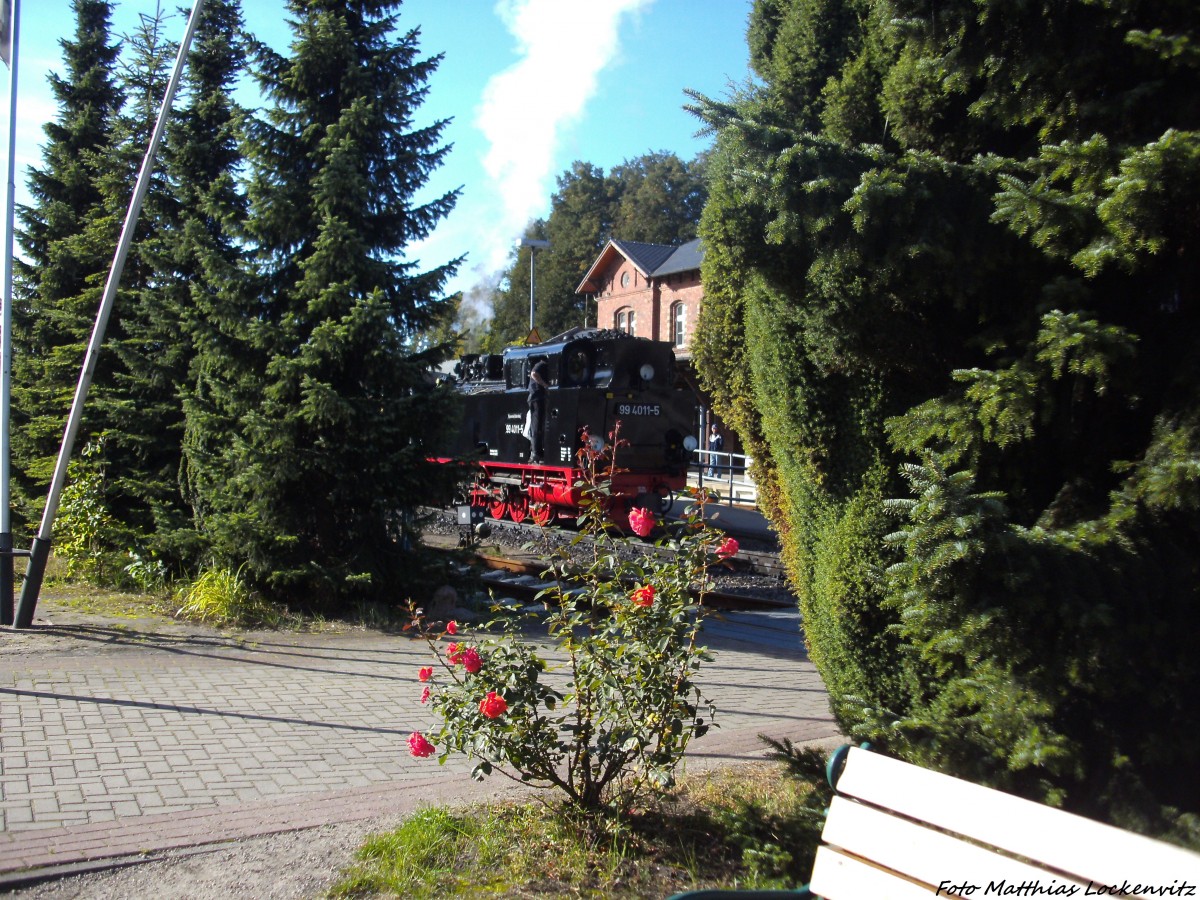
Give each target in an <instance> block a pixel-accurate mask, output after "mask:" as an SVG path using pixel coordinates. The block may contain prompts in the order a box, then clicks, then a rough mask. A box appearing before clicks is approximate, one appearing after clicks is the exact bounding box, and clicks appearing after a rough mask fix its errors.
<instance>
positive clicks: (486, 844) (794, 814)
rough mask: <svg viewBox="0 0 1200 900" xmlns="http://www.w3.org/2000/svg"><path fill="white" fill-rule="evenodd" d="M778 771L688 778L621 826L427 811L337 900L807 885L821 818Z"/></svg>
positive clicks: (344, 886)
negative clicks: (345, 899)
mask: <svg viewBox="0 0 1200 900" xmlns="http://www.w3.org/2000/svg"><path fill="white" fill-rule="evenodd" d="M816 799H817V798H816V795H814V793H813V791H812V786H811V784H809V783H807V782H805V781H803V780H800V779H796V778H788V777H786V776H785V773H784V768H783V767H782V766H780V765H778V764H769V763H763V764H753V765H745V766H738V767H736V768H733V769H727V770H721V771H717V772H712V773H706V774H703V775H696V776H690V777H688V778H686V779H684V780H683V782H682V784H681V786H680V787H679V789H677V790H676V791H675V792H674V793H672V794H671V795H670V796H668V797H667V798H665V799H664V800H663V802H662V803H661V804H660V805H658V806H656V807H655V808H654V809H646V810H635V811H631V812H630V813H629V814H628V815H627V816H626V817H624V818H623V819H622V821H621V822H619V823H613V822H611V821H610V822H597V821H594V820H581V819H579V818H577V817H574V816H572V815H571V814H569V813H568V812H567V811H566V810H565V809H564V808H563V807H561V806H557V805H551V804H549V803H542V802H537V801H529V802H521V803H517V802H513V803H504V804H489V805H486V806H475V807H469V808H464V809H447V808H445V807H434V808H431V809H427V810H424V811H422V812H419V813H417V814H416V815H414V816H413V817H412V818H410V819H408V820H407V821H406V822H405V823H404V824H403V825H401V826H400V828H398V829H396V830H395V831H392V832H389V833H387V834H381V835H376V836H374V837H372V838H370V839H369V840H368V842H367V843H366V844H364V845H363V847H362V848H361V849H360V850H359V851H358V854H357V860H358V861H357V862H356V864H355V865H354V866H353V867H352V868H351V869H349V870H348V871H347V872H346V874H345V877H344V878H343V880H342V881H341V882H340V883H339V884H338V885H336V886H335V887H334V889H333V890H332V891H331V894H330V896H333V897H380V896H382V897H392V896H395V897H411V898H414V900H421V898H431V900H432V898H442V897H487V896H495V897H616V898H634V897H638V898H640V897H666V896H669V895H670V894H673V893H676V892H678V891H686V890H693V889H696V888H699V887H724V888H733V887H737V888H779V887H797V886H799V885H801V884H803V883H804V882H805V881H806V880H807V878H808V873H809V872H810V871H811V869H812V857H813V854H814V853H815V850H816V846H817V844H818V843H819V840H820V830H821V825H822V818H821V813H820V808H819V806H817V805H816V803H815V801H816Z"/></svg>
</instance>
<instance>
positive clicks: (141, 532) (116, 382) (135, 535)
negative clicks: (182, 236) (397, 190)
mask: <svg viewBox="0 0 1200 900" xmlns="http://www.w3.org/2000/svg"><path fill="white" fill-rule="evenodd" d="M175 18H176V17H175V16H171V15H168V14H167V13H165V12H164V10H163V8H162V7H161V6H159V7H158V8H157V9H156V10H155V12H154V13H152V14H151V13H146V14H142V15H141V16H140V17H139V22H138V25H137V26H136V27H135V29H134V30H133V32H132V33H130V34H128V35H126V36H125V37H124V38H123V39H122V42H121V45H122V58H121V65H120V68H119V74H120V80H121V86H122V89H123V93H124V96H125V98H126V103H125V107H124V110H123V111H122V114H121V115H120V116H119V117H118V119H117V123H116V127H115V137H116V139H117V142H118V146H117V153H116V158H115V159H114V161H113V165H112V166H110V168H109V169H108V171H107V172H105V173H104V176H103V178H102V179H101V184H102V186H103V188H104V192H105V194H106V195H107V196H108V197H109V198H110V199H109V205H110V206H111V207H113V208H115V209H124V208H127V207H128V204H129V199H130V197H131V196H132V194H133V191H134V187H135V185H136V182H137V177H138V173H139V171H140V170H141V168H142V165H143V163H144V160H145V154H146V149H147V146H148V145H149V142H150V137H151V134H152V133H153V129H154V126H155V123H156V122H157V119H158V115H159V111H160V108H161V105H162V100H163V96H164V94H165V92H166V86H167V82H168V78H169V74H170V69H171V65H172V62H173V61H174V59H175V55H176V53H177V50H178V46H177V44H176V43H175V42H173V41H172V40H170V39H169V38H168V37H167V31H168V28H169V25H170V23H171V22H172V20H174V19H175ZM163 156H165V153H163V152H161V151H160V154H159V158H158V159H157V160H156V162H155V165H154V168H153V170H152V174H151V178H150V182H149V185H148V189H147V193H146V196H145V199H144V201H143V203H142V208H141V212H140V215H139V217H138V223H137V228H136V230H135V231H134V239H133V241H132V243H131V245H130V249H129V252H128V254H127V256H126V259H125V265H124V268H123V270H122V275H121V285H120V290H119V292H118V295H117V300H116V303H115V304H114V307H113V313H112V315H111V317H110V319H109V323H108V327H107V329H106V331H105V341H104V348H103V352H102V354H101V357H100V361H99V365H98V368H97V373H96V378H95V381H94V383H93V386H92V390H91V391H90V392H89V394H88V403H87V417H86V422H87V429H86V433H85V434H83V435H82V436H81V439H82V440H84V441H86V440H89V439H95V438H97V437H102V441H101V444H102V449H101V451H100V452H99V453H97V454H94V455H93V456H92V457H91V463H90V464H91V465H100V466H101V467H102V468H103V471H104V473H105V485H104V488H105V496H104V505H105V509H106V513H107V514H108V516H109V517H110V521H111V527H110V529H109V530H108V533H107V534H106V535H104V536H103V542H104V543H105V544H106V545H107V549H108V550H109V551H110V552H112V553H114V554H117V555H118V556H121V555H124V554H126V553H127V552H134V553H137V554H138V555H141V556H145V555H147V554H149V555H154V556H157V557H160V558H164V562H165V561H167V560H169V561H170V562H172V563H177V562H179V557H178V554H177V553H174V552H172V551H171V550H170V549H169V548H170V547H171V545H172V544H173V542H174V541H175V540H176V538H177V537H178V533H179V532H180V531H181V529H182V530H183V532H185V533H186V532H187V531H188V530H189V529H188V522H189V519H190V515H189V514H188V511H187V509H186V507H185V505H184V503H183V501H182V497H181V495H180V492H179V488H178V478H179V475H178V473H179V464H180V443H181V431H182V428H181V422H182V411H181V406H180V401H179V389H180V385H181V383H182V380H183V374H184V373H185V372H186V366H187V360H188V357H189V355H190V354H189V344H188V341H187V340H186V335H185V333H184V331H183V329H182V327H181V321H180V306H179V305H178V303H177V302H175V300H176V298H175V296H174V293H173V291H172V286H173V285H174V284H176V283H178V275H177V273H176V272H175V271H173V269H172V268H171V266H170V264H169V260H167V259H165V258H164V254H163V245H164V242H166V241H167V240H168V239H169V236H170V235H172V234H173V233H175V232H176V231H177V229H178V226H179V211H180V208H181V207H180V205H179V204H178V202H177V201H176V200H175V198H174V197H173V195H172V191H171V188H170V179H169V176H168V172H167V166H166V165H164V159H163Z"/></svg>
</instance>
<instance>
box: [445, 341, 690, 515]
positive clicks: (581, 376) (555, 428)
mask: <svg viewBox="0 0 1200 900" xmlns="http://www.w3.org/2000/svg"><path fill="white" fill-rule="evenodd" d="M541 360H545V361H546V363H547V364H548V367H549V377H548V381H549V389H548V391H547V398H548V399H547V403H546V414H545V422H544V425H543V428H544V435H543V436H544V440H545V451H546V452H545V461H544V462H543V463H539V464H534V463H532V462H531V461H530V452H531V449H532V445H531V443H530V441H529V440H528V439H527V438H526V437H525V436H524V430H525V422H526V415H527V413H528V384H529V372H530V370H531V369H532V368H533V366H534V365H535V364H536V363H537V362H539V361H541ZM455 377H456V379H457V386H458V390H459V391H460V392H461V393H462V395H463V405H464V415H463V420H462V425H461V428H460V429H459V434H458V444H457V446H455V447H454V448H453V453H454V455H455V456H456V457H458V458H459V459H477V460H478V465H479V469H478V471H477V474H476V477H475V480H474V483H473V485H472V488H471V502H472V504H473V505H475V506H480V507H486V509H487V510H488V512H489V513H490V514H491V515H492V516H493V517H494V518H503V517H509V518H512V519H514V520H516V521H522V520H524V519H525V518H526V517H532V518H533V519H534V520H536V521H538V522H548V521H550V520H551V519H552V518H554V517H555V516H556V515H571V516H574V515H575V514H576V513H577V512H578V509H579V500H580V496H579V486H578V483H579V481H580V478H581V475H582V472H581V470H580V459H579V451H580V450H581V449H582V448H583V447H584V442H585V441H588V442H590V443H591V444H592V446H593V447H594V448H596V449H599V448H601V447H604V446H607V445H610V444H611V442H612V439H613V435H614V433H615V434H617V436H618V440H617V446H616V447H615V448H613V447H611V446H610V447H609V450H610V452H611V453H612V455H613V458H614V460H615V471H614V473H613V475H612V477H611V480H610V487H611V490H612V492H613V496H614V502H613V506H612V514H613V518H614V519H616V520H617V521H621V520H622V519H623V518H624V517H625V516H626V515H627V514H628V511H629V509H631V508H632V507H633V506H644V507H647V508H650V509H653V510H660V509H662V508H663V507H664V506H665V505H666V503H667V502H668V501H669V498H670V497H671V495H672V494H673V493H674V492H675V491H678V490H680V489H681V488H682V487H683V486H684V485H685V484H686V481H687V467H688V462H689V460H690V458H691V454H692V451H693V450H695V448H696V438H695V437H694V434H693V422H694V418H695V408H696V402H695V396H694V394H693V393H692V392H691V391H690V390H688V389H687V388H686V387H679V386H677V385H676V378H675V355H674V352H673V350H672V348H671V345H670V344H667V343H665V342H662V341H650V340H646V339H645V338H636V337H631V336H630V335H628V334H625V333H624V332H619V331H596V330H577V331H574V332H569V333H567V334H565V335H561V336H560V337H557V338H555V339H553V340H552V341H550V342H548V343H545V344H537V345H532V346H523V347H510V348H508V349H507V350H505V351H504V353H503V354H502V355H486V356H468V357H465V358H463V359H462V360H461V361H460V362H459V363H458V365H457V367H456V369H455ZM618 426H619V428H618ZM602 442H603V443H602Z"/></svg>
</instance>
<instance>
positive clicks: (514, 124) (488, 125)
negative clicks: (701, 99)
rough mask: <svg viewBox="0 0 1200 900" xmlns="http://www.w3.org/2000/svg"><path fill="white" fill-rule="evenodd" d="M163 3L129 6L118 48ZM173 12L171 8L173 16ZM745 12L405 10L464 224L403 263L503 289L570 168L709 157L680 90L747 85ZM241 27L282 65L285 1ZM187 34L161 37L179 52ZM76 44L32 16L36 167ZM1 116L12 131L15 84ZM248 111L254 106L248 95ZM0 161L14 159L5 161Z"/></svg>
mask: <svg viewBox="0 0 1200 900" xmlns="http://www.w3.org/2000/svg"><path fill="white" fill-rule="evenodd" d="M156 5H157V4H156V0H119V2H118V3H117V10H116V14H115V16H114V20H113V32H114V35H115V36H116V35H121V34H124V33H128V32H129V31H131V30H132V29H133V28H134V27H135V26H136V24H137V17H138V14H139V13H150V12H153V10H154V9H155V7H156ZM176 5H178V4H176V3H171V2H164V3H163V6H164V7H165V8H168V9H170V8H174V7H175V6H176ZM750 7H751V0H405V2H404V4H403V6H402V7H401V10H400V25H401V27H402V28H412V27H420V30H421V40H420V46H421V51H422V54H423V55H433V54H436V53H443V54H444V55H445V58H444V59H443V61H442V63H441V66H440V67H439V69H438V71H437V72H436V73H435V75H434V76H433V78H432V79H431V81H430V92H429V96H428V99H427V101H426V103H425V104H424V105H423V106H422V107H421V110H420V111H419V114H418V122H417V124H419V125H424V124H427V123H428V122H431V121H433V120H436V119H443V118H448V119H452V120H453V121H452V123H451V124H450V125H449V126H448V127H447V129H446V131H445V132H444V134H445V139H446V142H447V143H452V144H453V145H454V149H453V150H452V152H451V153H450V155H449V157H448V161H447V163H446V165H445V166H443V168H442V169H441V170H440V171H439V172H438V173H437V174H436V176H435V178H434V181H433V182H432V184H431V190H433V191H439V192H440V191H444V190H449V189H452V188H455V187H458V186H460V185H461V186H462V189H463V195H462V198H461V199H460V201H459V204H458V208H457V209H456V210H455V212H454V213H453V214H452V215H451V216H450V217H449V218H448V219H446V220H445V221H444V222H443V223H442V224H441V225H440V226H439V228H438V229H437V231H436V233H435V234H434V235H433V236H432V237H431V238H430V239H429V240H427V241H425V242H423V243H422V244H420V245H417V246H414V247H411V248H409V253H408V255H409V257H410V258H411V259H415V260H418V261H419V262H420V263H421V264H422V265H423V266H425V267H431V266H434V265H438V264H440V263H442V262H445V261H446V260H448V259H451V258H453V257H455V256H459V255H461V254H464V253H465V254H467V255H468V259H467V262H466V264H465V265H464V267H463V270H462V272H461V273H460V275H459V277H458V278H457V279H456V280H455V282H454V283H453V284H452V285H451V289H452V290H460V289H461V290H471V289H472V288H476V287H483V286H486V285H489V284H494V282H495V278H496V274H495V273H496V272H497V271H499V270H500V269H501V268H503V267H504V265H505V264H506V260H507V256H508V254H509V253H510V252H511V251H512V249H513V248H514V246H515V245H516V243H517V242H518V241H519V239H520V235H521V232H522V229H523V228H524V226H525V224H526V223H527V222H528V221H530V220H531V219H533V218H536V217H538V216H544V215H545V214H546V213H547V212H548V211H549V199H550V195H551V193H552V192H553V190H554V186H555V184H554V179H555V176H556V175H558V174H559V173H561V172H562V171H564V170H565V169H567V168H568V167H569V166H570V164H571V163H572V162H573V161H574V160H576V159H582V160H586V161H588V162H590V163H593V164H595V165H597V166H600V167H602V168H604V169H609V168H611V167H612V166H614V165H617V164H619V163H621V162H622V161H624V160H626V159H629V158H633V157H636V156H640V155H641V154H643V153H646V152H650V151H660V150H662V151H671V152H674V153H676V154H678V155H679V156H680V157H682V158H683V159H691V158H692V157H693V156H695V155H696V154H697V153H698V152H700V151H701V150H703V149H704V148H705V147H707V146H708V144H709V139H708V138H702V137H697V136H696V131H697V130H698V128H699V124H700V123H699V122H698V121H697V120H696V119H695V118H694V117H692V116H691V115H690V114H688V113H686V112H685V111H684V110H683V109H682V106H683V104H684V103H685V102H686V98H685V96H684V93H683V91H684V88H693V89H696V90H699V91H700V92H702V93H704V94H707V95H709V96H713V97H724V96H727V95H728V93H729V89H730V86H731V85H733V84H740V83H742V82H743V81H744V80H745V78H746V77H747V50H746V41H745V30H746V19H747V16H748V15H749V12H750ZM242 9H243V15H244V16H245V19H246V24H247V27H248V28H249V29H250V31H252V32H253V33H254V34H255V35H257V36H258V37H259V38H260V39H262V40H264V41H266V42H267V43H269V44H271V45H273V46H275V47H276V49H278V50H280V51H286V49H287V44H288V41H289V36H290V31H289V29H288V28H287V26H286V25H285V23H284V19H285V14H286V12H285V4H284V2H283V0H243V4H242ZM183 28H184V21H183V18H182V17H181V16H179V17H176V18H175V19H174V20H172V22H171V23H170V24H169V25H168V26H167V33H168V34H169V35H170V36H171V37H172V38H174V39H177V38H178V37H180V36H182V33H183ZM73 32H74V15H73V13H72V12H71V6H70V0H23V2H22V9H21V41H20V71H19V80H18V88H19V99H18V105H17V112H18V127H17V134H18V148H17V154H16V159H17V196H18V202H22V200H23V199H24V198H25V197H26V196H27V195H25V189H24V182H25V177H24V174H23V173H24V172H25V169H26V167H27V166H29V165H30V164H40V161H41V155H40V152H39V149H38V148H39V146H40V145H41V143H42V141H43V139H44V135H43V133H42V130H41V125H42V123H43V122H44V121H45V120H46V119H47V117H51V116H53V115H54V113H55V110H54V107H53V104H52V101H51V98H50V93H49V88H48V86H47V83H46V74H47V73H48V72H49V71H50V70H52V69H53V70H60V69H61V50H60V48H59V46H58V41H59V40H60V39H62V38H65V37H68V36H69V35H71V34H73ZM3 97H4V100H3V103H4V107H5V118H4V121H5V122H7V120H8V119H7V106H8V101H7V98H8V84H7V80H5V82H4V93H3ZM241 99H242V100H243V102H255V101H254V98H253V96H252V95H248V96H243V97H242V98H241ZM0 152H7V151H6V149H5V148H3V147H0Z"/></svg>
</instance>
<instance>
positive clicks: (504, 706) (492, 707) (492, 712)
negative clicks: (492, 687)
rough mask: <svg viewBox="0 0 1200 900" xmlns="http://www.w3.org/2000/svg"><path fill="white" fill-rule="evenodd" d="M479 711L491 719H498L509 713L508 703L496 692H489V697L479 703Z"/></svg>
mask: <svg viewBox="0 0 1200 900" xmlns="http://www.w3.org/2000/svg"><path fill="white" fill-rule="evenodd" d="M479 711H480V712H481V713H483V714H484V715H485V716H487V717H488V718H489V719H498V718H500V717H501V716H502V715H504V714H505V712H507V711H508V701H506V700H505V699H504V698H503V697H501V696H500V695H499V694H497V693H496V692H495V691H488V695H487V696H486V697H484V698H483V699H482V700H480V701H479Z"/></svg>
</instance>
